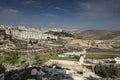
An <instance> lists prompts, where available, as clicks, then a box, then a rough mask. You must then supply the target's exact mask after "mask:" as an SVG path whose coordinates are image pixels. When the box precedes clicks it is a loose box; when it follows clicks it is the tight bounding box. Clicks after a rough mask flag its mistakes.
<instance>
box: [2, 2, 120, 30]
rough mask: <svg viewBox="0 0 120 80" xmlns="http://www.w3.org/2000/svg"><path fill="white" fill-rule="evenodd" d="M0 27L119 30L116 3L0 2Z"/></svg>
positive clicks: (119, 17)
mask: <svg viewBox="0 0 120 80" xmlns="http://www.w3.org/2000/svg"><path fill="white" fill-rule="evenodd" d="M0 24H1V25H3V24H6V25H24V26H27V27H47V28H55V27H56V28H66V29H102V30H104V29H105V30H107V29H108V30H120V0H0Z"/></svg>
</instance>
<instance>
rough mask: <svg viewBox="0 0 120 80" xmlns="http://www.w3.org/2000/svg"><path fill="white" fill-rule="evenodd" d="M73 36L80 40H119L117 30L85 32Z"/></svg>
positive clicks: (119, 36) (119, 32)
mask: <svg viewBox="0 0 120 80" xmlns="http://www.w3.org/2000/svg"><path fill="white" fill-rule="evenodd" d="M73 34H74V36H75V38H77V39H82V40H120V31H117V30H85V31H80V32H77V33H74V32H73Z"/></svg>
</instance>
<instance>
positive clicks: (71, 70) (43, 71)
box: [0, 25, 120, 80]
mask: <svg viewBox="0 0 120 80" xmlns="http://www.w3.org/2000/svg"><path fill="white" fill-rule="evenodd" d="M51 33H52V34H51ZM73 35H74V34H73V33H71V32H68V31H66V30H62V29H43V28H41V29H37V28H27V27H25V26H8V25H1V26H0V58H1V60H0V66H1V67H0V68H1V69H0V70H1V71H0V80H106V79H107V78H106V76H108V74H105V75H101V73H102V72H103V71H104V69H102V67H99V66H105V67H106V68H108V69H111V68H112V69H115V70H116V71H115V74H114V75H118V72H119V70H120V67H119V65H120V55H119V54H120V53H119V50H120V49H119V46H120V45H119V43H120V41H119V40H82V39H77V38H76V37H75V36H73ZM99 52H100V53H99ZM102 52H103V53H102ZM111 52H113V53H114V54H113V53H111ZM3 66H5V68H4V67H3ZM111 66H112V67H111ZM99 68H101V69H102V70H103V71H102V72H101V73H100V71H99V70H100V69H99ZM117 71H118V72H117ZM105 73H107V71H106V72H105ZM111 74H112V73H111ZM111 74H110V75H111ZM103 76H104V77H103ZM110 78H112V77H111V76H110Z"/></svg>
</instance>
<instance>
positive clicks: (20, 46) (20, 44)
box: [11, 39, 27, 49]
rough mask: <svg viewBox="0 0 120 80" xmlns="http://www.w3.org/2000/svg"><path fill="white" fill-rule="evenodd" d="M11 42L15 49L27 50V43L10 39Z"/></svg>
mask: <svg viewBox="0 0 120 80" xmlns="http://www.w3.org/2000/svg"><path fill="white" fill-rule="evenodd" d="M11 41H12V42H13V43H14V44H15V46H16V49H26V48H27V42H26V41H22V40H18V39H11Z"/></svg>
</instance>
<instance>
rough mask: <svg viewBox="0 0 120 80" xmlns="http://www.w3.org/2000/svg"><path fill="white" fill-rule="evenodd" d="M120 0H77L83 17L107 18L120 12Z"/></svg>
mask: <svg viewBox="0 0 120 80" xmlns="http://www.w3.org/2000/svg"><path fill="white" fill-rule="evenodd" d="M119 4H120V0H92V1H88V2H80V1H79V2H77V8H78V10H79V11H80V13H79V14H80V15H81V16H83V17H93V18H106V17H113V16H114V17H115V16H118V15H119V14H120V5H119ZM118 11H119V13H118Z"/></svg>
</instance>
